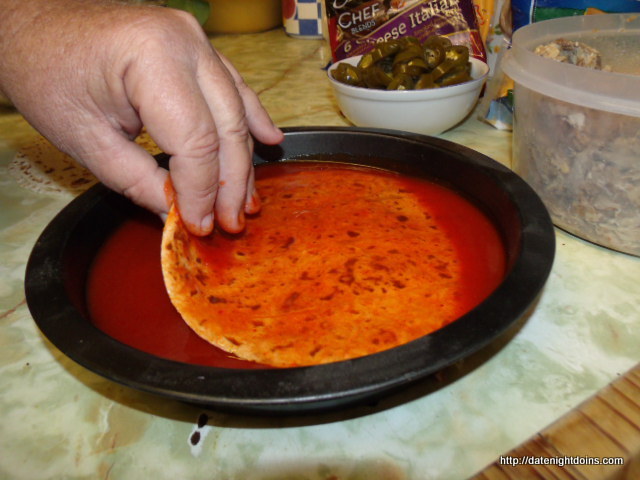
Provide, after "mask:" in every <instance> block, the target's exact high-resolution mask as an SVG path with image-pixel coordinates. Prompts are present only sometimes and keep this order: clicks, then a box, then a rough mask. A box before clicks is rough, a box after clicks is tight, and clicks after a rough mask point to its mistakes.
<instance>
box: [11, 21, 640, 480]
mask: <svg viewBox="0 0 640 480" xmlns="http://www.w3.org/2000/svg"><path fill="white" fill-rule="evenodd" d="M212 42H213V43H214V45H216V46H217V47H218V48H219V49H220V50H221V51H222V52H224V53H225V54H226V55H227V56H228V57H229V58H230V59H231V60H232V61H233V62H234V63H235V65H236V66H237V67H238V69H239V70H240V72H241V73H242V74H243V75H244V77H245V79H246V81H247V83H248V84H249V85H250V86H251V87H253V88H254V89H255V90H256V91H257V92H258V93H259V95H260V98H261V99H262V101H263V102H264V104H265V106H266V107H267V109H268V111H269V112H270V113H271V115H272V117H273V119H274V120H275V122H276V123H277V124H278V125H280V126H297V125H318V126H320V125H322V126H325V125H338V126H340V125H348V123H347V121H346V120H345V119H344V118H343V117H341V116H340V114H339V111H338V108H337V106H336V104H335V101H334V99H333V97H332V94H331V92H330V89H329V85H328V82H327V81H326V78H325V72H324V70H323V69H322V67H324V66H325V65H326V64H327V62H328V61H329V56H328V54H327V51H326V49H325V46H324V43H323V42H322V41H318V40H298V39H291V38H288V37H286V36H285V34H284V33H283V32H282V31H281V30H279V29H277V30H274V31H270V32H266V33H263V34H255V35H242V36H225V37H214V38H212ZM442 137H443V138H445V139H448V140H451V141H454V142H458V143H461V144H464V145H466V146H469V147H471V148H473V149H476V150H478V151H480V152H482V153H484V154H486V155H488V156H490V157H493V158H494V159H496V160H498V161H500V162H502V163H504V164H506V165H509V163H510V140H511V138H510V134H509V133H507V132H501V131H497V130H495V129H493V128H492V127H490V126H488V125H486V124H483V123H481V122H479V121H478V120H476V119H475V117H474V116H472V117H471V118H470V119H468V120H467V121H466V122H465V123H463V124H462V125H460V126H458V127H457V128H455V129H454V130H452V131H449V132H447V133H445V134H443V135H442ZM17 152H21V153H20V154H18V155H17ZM34 158H45V159H46V158H48V159H50V160H51V161H54V162H58V163H59V164H64V163H65V162H66V161H67V160H66V159H65V158H64V156H61V155H60V154H59V153H57V152H56V151H55V150H53V149H51V147H50V146H48V145H47V144H46V142H44V141H43V140H42V139H41V138H40V137H39V136H38V135H37V134H36V133H35V132H34V131H33V130H32V129H31V128H30V127H29V126H28V125H27V124H26V122H25V121H24V120H23V119H22V117H21V116H20V115H18V114H17V113H15V112H12V111H11V110H8V109H7V110H3V111H2V112H1V113H0V183H1V186H0V418H1V420H0V478H2V479H5V478H6V479H94V478H104V479H123V480H124V479H135V480H139V479H141V478H153V479H155V480H161V479H172V480H173V479H229V480H231V479H234V480H235V479H237V480H241V479H243V480H244V479H246V480H253V479H255V480H258V479H259V480H267V479H269V480H271V479H273V480H275V479H282V480H289V479H290V480H294V479H295V480H316V479H317V480H320V479H323V480H328V479H334V480H337V479H340V480H347V479H348V480H360V479H362V480H378V479H379V480H383V479H384V480H393V479H398V480H400V479H421V480H422V479H464V478H468V477H470V476H472V475H473V474H474V473H476V472H478V471H479V470H481V469H483V468H484V467H485V466H486V465H488V464H490V463H491V462H493V461H494V460H495V459H496V458H498V457H499V456H500V455H501V454H503V453H504V452H507V451H509V450H511V449H512V448H514V447H515V446H517V445H518V444H520V443H521V442H523V441H525V440H527V439H528V438H529V437H531V436H532V435H534V434H535V433H536V432H538V431H540V430H541V429H542V428H544V427H545V426H547V425H548V424H550V423H552V422H554V421H555V420H556V419H558V418H559V417H561V416H562V415H563V414H565V413H566V412H568V411H569V410H571V409H573V408H574V407H576V406H577V405H578V404H580V403H581V402H582V401H584V400H585V399H586V398H588V397H590V396H591V395H593V394H594V393H595V392H597V391H598V390H599V389H601V388H603V387H604V386H606V385H607V384H608V383H609V382H611V381H612V380H614V379H616V378H617V377H619V376H620V375H622V374H624V373H625V372H626V371H627V370H628V369H630V368H632V367H633V366H634V365H636V364H637V363H638V362H639V361H640V348H639V345H640V281H638V280H639V279H640V259H639V258H636V257H631V256H628V255H624V254H620V253H615V252H612V251H609V250H606V249H604V248H600V247H598V246H595V245H592V244H590V243H587V242H584V241H582V240H580V239H578V238H575V237H573V236H571V235H569V234H566V233H564V232H562V231H557V256H556V260H555V264H554V267H553V270H552V273H551V276H550V278H549V281H548V283H547V286H546V288H545V289H544V292H543V294H542V296H541V298H540V300H539V302H538V303H537V305H536V306H535V308H534V309H533V310H532V311H531V313H530V314H529V315H528V316H527V317H526V318H524V319H523V321H522V322H521V325H520V326H519V328H518V329H517V332H516V333H515V334H514V335H512V336H510V337H509V338H506V339H505V340H504V341H503V342H502V343H501V344H500V345H496V346H494V347H492V348H490V349H489V350H487V351H483V352H481V353H480V354H478V355H475V356H474V357H472V358H470V359H468V360H467V361H465V362H463V363H462V364H460V365H457V366H456V367H454V368H450V369H448V370H446V371H444V372H442V374H441V375H438V376H437V378H434V379H430V380H429V381H426V382H423V383H422V384H420V385H419V386H418V387H417V388H414V389H411V390H409V391H407V392H406V393H405V394H402V395H400V396H396V397H394V398H393V400H388V401H383V402H381V403H380V404H379V405H377V406H368V407H360V408H356V409H350V410H347V411H344V412H339V413H331V414H325V415H320V416H312V417H304V418H280V419H268V418H262V419H257V418H249V417H242V416H238V415H229V414H222V413H219V412H213V411H205V410H202V409H200V408H198V407H193V406H189V405H185V404H181V403H177V402H173V401H168V400H165V399H162V398H158V397H155V396H151V395H148V394H145V393H140V392H137V391H134V390H131V389H129V388H126V387H122V386H120V385H117V384H114V383H112V382H110V381H108V380H105V379H103V378H101V377H98V376H96V375H95V374H93V373H91V372H89V371H87V370H85V369H84V368H82V367H80V366H78V365H76V364H75V363H73V362H72V361H71V360H69V359H67V358H66V357H65V356H64V355H63V354H62V353H61V352H60V351H58V350H57V349H56V348H55V347H54V346H53V345H51V344H50V343H49V342H48V341H47V340H46V339H45V338H44V337H43V336H42V335H41V334H40V333H39V331H38V329H37V327H36V325H35V324H34V322H33V320H32V318H31V316H30V314H29V311H28V309H27V306H26V304H25V295H24V292H23V281H24V271H25V265H26V262H27V258H28V255H29V252H30V250H31V248H32V247H33V245H34V242H35V241H36V239H37V237H38V235H39V234H40V233H41V231H42V230H43V229H44V227H45V226H46V224H47V223H48V222H49V221H50V220H51V219H52V218H53V217H54V215H55V214H56V213H57V212H58V211H60V209H62V208H63V207H64V206H65V205H66V204H67V203H68V201H69V200H70V199H71V198H72V197H73V196H74V195H76V194H77V193H78V192H79V191H81V190H82V189H83V188H85V187H86V185H87V184H86V182H85V178H84V177H83V176H82V175H80V176H79V177H77V178H74V179H64V178H63V179H62V180H59V183H58V185H59V186H60V188H48V185H49V183H51V182H53V183H54V187H55V181H53V180H51V181H50V180H48V179H47V177H46V175H47V174H46V173H44V172H38V171H36V170H37V168H36V167H37V165H34V164H33V159H34ZM30 161H31V164H30V163H29V162H30ZM20 167H22V168H20ZM29 173H31V175H30V177H29V176H28V174H29ZM29 178H30V179H29ZM65 182H66V183H65ZM62 187H65V188H62Z"/></svg>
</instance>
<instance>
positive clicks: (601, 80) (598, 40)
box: [502, 14, 640, 117]
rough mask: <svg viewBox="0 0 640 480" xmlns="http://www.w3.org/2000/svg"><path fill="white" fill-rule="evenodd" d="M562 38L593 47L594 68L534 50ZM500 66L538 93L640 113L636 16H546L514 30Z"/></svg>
mask: <svg viewBox="0 0 640 480" xmlns="http://www.w3.org/2000/svg"><path fill="white" fill-rule="evenodd" d="M559 38H564V39H567V40H574V41H579V42H582V43H585V44H587V45H589V46H591V47H593V48H596V49H597V50H598V51H599V52H600V53H601V56H602V63H603V66H604V65H607V66H610V67H611V69H612V71H605V70H595V69H591V68H586V67H580V66H576V65H571V64H568V63H561V62H557V61H555V60H551V59H549V58H543V57H541V56H539V55H536V54H535V53H533V50H534V49H535V48H536V47H537V46H538V45H541V44H545V43H548V42H551V41H553V40H557V39H559ZM502 67H503V69H504V72H505V73H506V74H507V75H509V76H510V77H511V78H512V79H513V80H514V82H516V83H519V84H521V85H523V86H524V87H526V88H529V89H531V90H534V91H537V92H539V93H541V94H544V95H547V96H550V97H553V98H556V99H558V100H562V101H565V102H569V103H573V104H577V105H581V106H584V107H588V108H595V109H599V110H605V111H608V112H613V113H620V114H624V115H631V116H636V117H640V15H638V14H601V15H585V16H573V17H565V18H557V19H553V20H545V21H542V22H538V23H533V24H531V25H527V26H526V27H522V28H520V29H518V30H517V31H516V32H515V34H514V36H513V42H512V47H511V49H510V50H509V51H508V52H507V53H506V54H505V56H504V59H503V63H502Z"/></svg>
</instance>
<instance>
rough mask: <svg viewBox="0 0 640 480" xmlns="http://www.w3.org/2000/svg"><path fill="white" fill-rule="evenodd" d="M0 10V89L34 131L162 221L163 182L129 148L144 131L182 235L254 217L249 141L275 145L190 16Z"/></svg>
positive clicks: (111, 9) (43, 4)
mask: <svg viewBox="0 0 640 480" xmlns="http://www.w3.org/2000/svg"><path fill="white" fill-rule="evenodd" d="M16 4H17V5H16ZM0 8H3V9H4V12H5V13H4V14H3V17H2V18H3V19H0V31H2V32H3V34H2V35H0V54H1V55H2V56H0V58H1V59H2V60H0V62H1V63H2V68H0V90H2V91H3V92H4V93H5V94H7V95H8V96H9V97H10V98H11V100H12V101H13V103H14V105H15V106H16V107H17V108H18V109H19V110H20V111H21V113H22V114H23V115H24V116H25V118H26V119H27V120H28V121H29V122H30V123H31V124H32V125H33V126H34V127H35V128H36V129H38V130H39V131H40V132H41V133H42V134H43V135H44V136H45V137H47V138H48V139H49V140H50V141H51V142H52V143H54V144H55V145H56V146H57V147H58V148H60V149H61V150H62V151H64V152H66V153H68V154H69V155H71V156H72V157H74V158H75V159H76V160H78V161H79V162H80V163H82V164H84V165H85V166H87V167H88V168H89V169H90V170H91V171H92V172H93V173H94V174H95V175H96V176H97V177H98V178H99V179H100V180H101V181H102V182H103V183H105V184H106V185H107V186H108V187H110V188H112V189H114V190H116V191H118V192H120V193H123V194H124V195H126V196H127V197H129V198H130V199H131V200H133V201H134V202H136V203H138V204H140V205H142V206H144V207H146V208H149V209H150V210H152V211H154V212H156V213H158V214H161V215H162V214H165V213H166V212H167V211H168V208H169V207H170V202H171V200H172V197H171V195H169V194H168V189H167V185H168V172H167V171H166V170H164V169H162V168H160V167H159V166H158V165H157V163H156V162H155V160H154V159H153V157H152V156H151V155H149V154H148V153H147V152H146V151H145V150H144V149H143V148H141V147H140V146H139V145H137V144H136V143H135V142H134V141H133V139H134V138H135V137H136V136H137V135H138V133H139V132H140V131H141V129H142V127H143V126H144V127H145V128H146V130H147V131H148V133H149V134H150V136H151V137H152V138H153V139H154V141H155V142H156V143H157V145H158V146H159V147H160V148H161V149H162V150H163V151H164V152H166V153H167V154H169V155H170V156H171V159H170V163H169V171H170V172H171V173H170V177H171V183H172V185H173V189H174V191H175V201H176V203H177V205H178V208H179V210H180V213H181V216H182V218H183V220H184V221H185V224H186V225H187V227H188V228H189V230H190V231H192V232H193V233H195V234H198V235H204V234H207V233H209V232H210V231H211V230H212V228H213V222H214V216H215V220H216V221H217V222H218V223H219V225H220V226H221V227H222V228H224V229H225V230H227V231H229V232H239V231H241V230H242V229H243V227H244V213H251V212H255V211H257V209H259V200H258V198H257V195H256V193H255V188H254V182H253V167H252V161H251V158H252V150H253V140H252V135H253V136H254V137H255V138H256V139H258V140H259V141H261V142H263V143H267V144H276V143H279V142H280V141H281V140H282V138H283V136H282V132H281V131H280V130H279V129H278V128H277V127H275V126H274V125H273V123H272V121H271V119H270V118H269V116H268V114H267V112H266V111H265V110H264V108H263V107H262V105H261V104H260V101H259V99H258V97H257V96H256V95H255V93H254V92H253V91H251V90H250V89H249V87H248V86H247V85H246V84H245V83H244V82H243V80H242V78H241V77H240V75H239V74H238V72H237V71H236V70H235V68H234V67H233V66H232V65H231V64H230V62H229V61H228V60H226V59H225V58H224V57H223V56H222V55H220V54H219V53H217V52H215V51H214V49H213V48H212V47H211V45H210V43H209V41H208V39H207V37H206V35H205V34H204V33H203V31H202V30H201V28H200V26H199V25H198V23H197V22H196V21H195V19H194V18H193V17H191V16H190V15H189V14H186V13H184V12H181V11H178V10H172V9H168V8H161V7H151V6H132V5H122V4H117V3H114V2H110V1H102V0H94V1H91V2H87V1H81V0H27V1H24V2H12V1H9V0H0ZM5 32H6V33H5Z"/></svg>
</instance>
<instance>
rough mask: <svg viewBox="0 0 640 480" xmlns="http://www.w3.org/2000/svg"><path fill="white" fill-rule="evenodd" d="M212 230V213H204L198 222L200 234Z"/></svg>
mask: <svg viewBox="0 0 640 480" xmlns="http://www.w3.org/2000/svg"><path fill="white" fill-rule="evenodd" d="M212 230H213V213H210V214H208V215H205V216H204V217H203V218H202V221H201V222H200V232H202V233H201V235H208V234H209V233H211V231H212Z"/></svg>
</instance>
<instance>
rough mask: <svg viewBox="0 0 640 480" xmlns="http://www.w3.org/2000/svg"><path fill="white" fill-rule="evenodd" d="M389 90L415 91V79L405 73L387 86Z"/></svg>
mask: <svg viewBox="0 0 640 480" xmlns="http://www.w3.org/2000/svg"><path fill="white" fill-rule="evenodd" d="M387 90H413V78H412V77H411V75H406V74H403V73H401V74H399V75H396V76H395V77H393V80H391V83H389V85H387Z"/></svg>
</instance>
